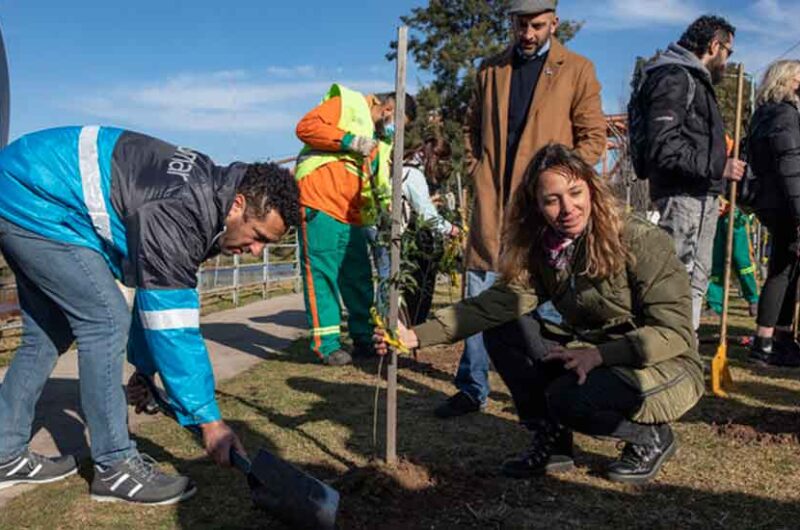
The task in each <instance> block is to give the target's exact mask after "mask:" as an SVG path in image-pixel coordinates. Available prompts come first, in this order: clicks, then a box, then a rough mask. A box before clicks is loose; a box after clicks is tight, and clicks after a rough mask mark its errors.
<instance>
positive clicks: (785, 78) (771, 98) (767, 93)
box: [756, 60, 800, 106]
mask: <svg viewBox="0 0 800 530" xmlns="http://www.w3.org/2000/svg"><path fill="white" fill-rule="evenodd" d="M798 74H800V61H794V60H783V61H775V62H774V63H772V64H771V65H769V68H767V71H766V73H764V77H763V78H762V79H761V84H760V85H759V86H758V92H757V94H756V105H757V106H761V105H764V104H765V103H781V102H784V101H789V102H791V103H794V104H795V105H797V106H800V96H798V95H797V92H795V91H794V90H793V89H792V86H791V83H792V80H793V79H794V78H795V77H797V76H798Z"/></svg>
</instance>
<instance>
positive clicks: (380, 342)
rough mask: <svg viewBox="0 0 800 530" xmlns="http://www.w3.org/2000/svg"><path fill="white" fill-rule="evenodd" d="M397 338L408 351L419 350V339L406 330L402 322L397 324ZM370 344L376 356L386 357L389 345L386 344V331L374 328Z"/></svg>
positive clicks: (412, 332)
mask: <svg viewBox="0 0 800 530" xmlns="http://www.w3.org/2000/svg"><path fill="white" fill-rule="evenodd" d="M397 338H398V339H400V342H402V343H403V344H404V345H405V346H406V347H408V349H409V350H413V349H414V348H419V338H417V334H416V333H414V331H413V330H410V329H408V328H407V327H405V326H404V325H403V323H402V322H400V321H398V322H397ZM372 342H373V343H374V344H375V353H377V354H378V355H381V356H383V355H386V354H387V353H389V345H388V344H387V343H386V330H385V329H383V328H379V327H376V328H375V331H374V334H373V335H372Z"/></svg>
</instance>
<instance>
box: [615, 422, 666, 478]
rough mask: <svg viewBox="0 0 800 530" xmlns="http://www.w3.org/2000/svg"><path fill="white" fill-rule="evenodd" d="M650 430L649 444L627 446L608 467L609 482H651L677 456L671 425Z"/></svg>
mask: <svg viewBox="0 0 800 530" xmlns="http://www.w3.org/2000/svg"><path fill="white" fill-rule="evenodd" d="M650 429H651V432H652V439H651V441H649V442H648V443H646V444H643V445H642V444H634V443H631V442H627V443H626V444H625V447H624V448H623V449H622V454H620V455H619V458H618V459H617V460H616V461H615V462H613V463H612V464H611V465H610V466H609V467H608V478H609V480H612V481H614V482H625V483H628V484H642V483H645V482H649V481H650V480H651V479H652V478H653V477H655V476H656V474H657V473H658V470H659V469H661V466H663V465H664V463H665V462H666V461H667V460H669V459H670V458H671V457H672V455H674V454H675V449H676V448H677V447H678V443H677V442H676V441H675V436H674V435H673V434H672V429H670V427H669V425H666V424H664V425H657V426H653V427H650Z"/></svg>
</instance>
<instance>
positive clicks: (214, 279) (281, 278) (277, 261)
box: [197, 230, 300, 306]
mask: <svg viewBox="0 0 800 530" xmlns="http://www.w3.org/2000/svg"><path fill="white" fill-rule="evenodd" d="M286 286H291V288H292V290H295V291H296V290H298V289H299V287H300V248H299V246H298V245H297V232H296V231H295V230H292V231H291V232H290V233H289V234H287V236H286V237H285V238H284V240H283V241H282V242H281V243H276V244H272V245H267V246H266V247H264V251H263V252H262V254H261V257H260V258H254V257H253V256H249V255H247V256H240V255H235V256H221V255H220V256H217V257H216V258H214V259H213V260H210V261H207V262H206V263H204V264H203V266H202V267H201V268H200V271H199V272H198V274H197V290H198V292H199V293H200V297H201V300H202V299H203V297H204V296H205V297H206V298H208V297H209V296H213V295H224V294H227V293H230V295H231V301H232V302H233V305H234V306H238V305H239V303H240V302H241V295H242V292H245V291H249V292H252V291H254V290H257V289H259V288H260V290H261V296H262V298H267V296H268V295H269V293H270V292H271V291H272V290H274V289H275V288H285V287H286Z"/></svg>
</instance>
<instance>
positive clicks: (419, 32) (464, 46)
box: [387, 0, 583, 171]
mask: <svg viewBox="0 0 800 530" xmlns="http://www.w3.org/2000/svg"><path fill="white" fill-rule="evenodd" d="M509 5H510V0H430V2H429V3H428V6H427V7H417V8H414V9H412V10H411V14H410V15H407V16H403V17H400V18H401V20H402V22H403V24H405V25H407V26H408V27H409V33H410V38H409V42H408V50H409V53H410V54H411V56H412V57H413V58H414V61H415V62H416V64H417V66H419V68H420V69H422V70H424V71H427V72H430V73H431V74H433V81H432V82H431V83H430V84H429V85H426V86H423V87H421V88H420V90H419V91H418V93H417V98H418V107H419V112H418V116H417V120H416V121H415V122H414V123H413V124H411V125H410V127H409V129H408V132H407V135H408V145H415V144H418V143H419V142H421V140H422V138H424V137H425V136H427V135H429V134H432V133H438V134H443V135H444V136H445V137H446V138H447V139H448V140H449V141H450V143H451V145H452V148H453V159H452V162H453V169H454V170H456V171H458V170H463V168H464V138H463V126H464V117H465V115H466V109H467V106H468V105H469V100H470V95H471V93H472V90H473V88H474V84H475V76H476V73H477V71H478V68H479V67H480V63H481V60H482V59H484V58H487V57H491V56H493V55H495V54H497V53H500V52H501V51H503V50H504V49H505V48H506V47H507V46H508V45H509V43H510V42H511V35H512V33H511V18H510V17H509V16H508V8H509ZM582 25H583V23H582V22H576V21H570V20H565V21H562V22H561V26H560V27H559V30H558V33H557V35H556V37H557V38H558V39H559V40H560V41H561V42H567V41H569V40H570V39H571V38H572V37H574V36H575V34H576V33H577V32H578V31H579V30H580V28H581V26H582ZM390 47H391V50H392V51H390V52H389V54H387V58H388V59H389V60H394V58H395V55H396V52H395V50H396V48H397V43H396V42H392V43H391V44H390Z"/></svg>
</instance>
